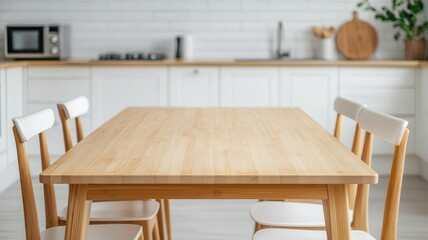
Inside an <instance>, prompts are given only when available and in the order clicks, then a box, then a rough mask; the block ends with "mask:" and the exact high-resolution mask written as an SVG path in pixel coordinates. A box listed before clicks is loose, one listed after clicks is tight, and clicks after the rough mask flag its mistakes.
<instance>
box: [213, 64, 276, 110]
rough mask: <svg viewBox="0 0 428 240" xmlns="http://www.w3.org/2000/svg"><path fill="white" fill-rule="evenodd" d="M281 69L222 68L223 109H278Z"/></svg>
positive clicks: (221, 95)
mask: <svg viewBox="0 0 428 240" xmlns="http://www.w3.org/2000/svg"><path fill="white" fill-rule="evenodd" d="M278 88H279V68H275V67H256V68H255V67H222V68H221V70H220V103H221V106H222V107H277V106H278V105H279V100H278V99H279V96H278V95H279V91H278Z"/></svg>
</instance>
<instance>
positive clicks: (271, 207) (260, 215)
mask: <svg viewBox="0 0 428 240" xmlns="http://www.w3.org/2000/svg"><path fill="white" fill-rule="evenodd" d="M364 107H366V106H364V105H361V104H359V103H356V102H353V101H350V100H348V99H345V98H341V97H338V98H337V99H336V100H335V102H334V110H335V111H336V112H337V118H336V126H335V130H334V136H335V137H336V138H337V139H338V140H340V139H341V136H342V125H343V117H344V116H345V117H348V118H350V119H352V120H354V121H355V122H356V121H357V116H358V113H359V112H360V111H361V109H363V108H364ZM362 136H363V131H362V129H361V127H360V126H359V124H358V123H357V124H356V127H355V135H354V141H353V144H352V152H353V153H355V154H356V155H357V156H359V155H360V152H361V142H362ZM348 190H349V191H348V192H349V206H350V210H349V221H350V222H351V221H352V215H353V209H354V203H355V193H356V185H355V186H354V185H350V186H349V189H348ZM250 215H251V217H252V218H253V219H254V221H255V222H256V228H255V230H256V231H257V230H259V229H261V228H266V227H285V228H307V229H322V228H325V221H324V214H323V206H322V204H319V203H310V202H298V201H261V202H258V203H256V204H254V205H253V206H252V207H251V209H250Z"/></svg>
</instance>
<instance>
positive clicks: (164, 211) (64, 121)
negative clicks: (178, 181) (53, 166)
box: [57, 104, 171, 240]
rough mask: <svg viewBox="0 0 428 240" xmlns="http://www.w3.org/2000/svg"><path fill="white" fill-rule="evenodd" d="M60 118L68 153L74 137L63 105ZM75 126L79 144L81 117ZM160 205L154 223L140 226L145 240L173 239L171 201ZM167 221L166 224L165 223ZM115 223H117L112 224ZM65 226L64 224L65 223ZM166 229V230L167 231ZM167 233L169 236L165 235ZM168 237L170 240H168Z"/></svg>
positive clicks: (60, 108)
mask: <svg viewBox="0 0 428 240" xmlns="http://www.w3.org/2000/svg"><path fill="white" fill-rule="evenodd" d="M57 108H58V113H59V118H60V122H61V126H62V130H63V131H62V132H63V138H64V147H65V151H66V152H68V151H69V150H70V149H72V148H73V137H72V131H71V124H70V121H71V119H70V118H69V117H68V116H67V113H66V109H65V106H64V105H63V104H57ZM74 121H75V124H76V136H77V143H79V142H80V141H82V140H83V139H84V134H83V124H82V119H81V115H79V116H76V117H75V118H74ZM157 201H159V203H160V207H159V212H158V214H157V216H156V220H154V221H143V222H140V223H138V224H140V225H142V226H143V228H144V229H143V233H144V239H146V240H151V239H152V237H153V238H154V239H155V240H158V239H161V240H166V239H170V238H171V237H170V236H171V227H170V226H171V224H170V221H171V220H170V215H169V200H168V199H162V200H157ZM164 221H165V222H164ZM91 223H94V224H102V223H106V222H104V221H103V222H94V221H91ZM112 223H115V222H112ZM121 223H135V222H133V221H130V222H127V221H121ZM63 224H64V223H63ZM165 228H166V229H165ZM145 229H152V232H153V233H152V234H153V236H152V235H151V234H150V232H149V231H146V230H145ZM165 231H166V232H167V234H165ZM167 236H168V238H167Z"/></svg>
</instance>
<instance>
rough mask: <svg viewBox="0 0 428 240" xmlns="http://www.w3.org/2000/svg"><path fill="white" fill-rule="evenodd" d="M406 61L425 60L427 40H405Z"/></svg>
mask: <svg viewBox="0 0 428 240" xmlns="http://www.w3.org/2000/svg"><path fill="white" fill-rule="evenodd" d="M404 44H405V47H406V49H405V51H406V60H424V59H425V51H426V41H425V39H417V40H405V41H404Z"/></svg>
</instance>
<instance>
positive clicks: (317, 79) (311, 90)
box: [279, 67, 338, 131]
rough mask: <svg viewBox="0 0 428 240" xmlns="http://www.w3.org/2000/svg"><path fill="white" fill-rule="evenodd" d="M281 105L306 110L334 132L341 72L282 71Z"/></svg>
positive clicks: (292, 69) (297, 68)
mask: <svg viewBox="0 0 428 240" xmlns="http://www.w3.org/2000/svg"><path fill="white" fill-rule="evenodd" d="M279 86H280V96H281V98H280V105H281V106H292V107H299V108H301V109H303V111H305V112H306V113H307V114H309V115H310V116H311V117H312V118H314V119H315V120H316V121H317V122H318V123H320V124H321V125H322V126H324V127H325V128H327V129H329V130H330V131H332V130H333V127H334V123H335V113H334V109H333V103H334V100H335V98H336V97H337V95H338V69H337V68H335V67H333V68H328V67H319V68H317V67H314V68H308V67H304V68H301V67H293V68H291V67H290V68H281V78H280V84H279Z"/></svg>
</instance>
